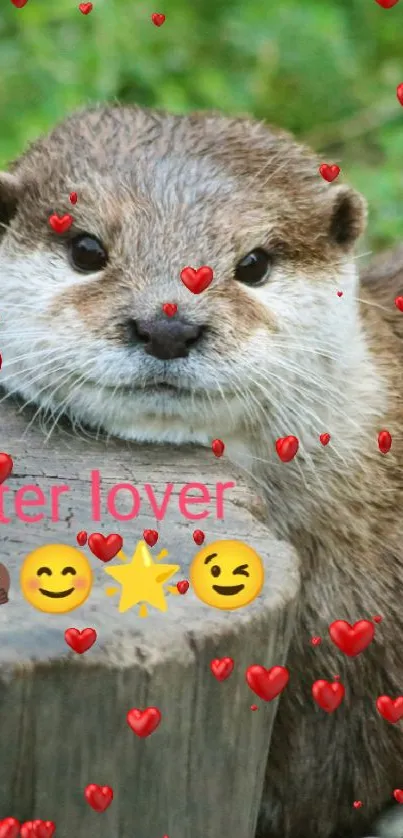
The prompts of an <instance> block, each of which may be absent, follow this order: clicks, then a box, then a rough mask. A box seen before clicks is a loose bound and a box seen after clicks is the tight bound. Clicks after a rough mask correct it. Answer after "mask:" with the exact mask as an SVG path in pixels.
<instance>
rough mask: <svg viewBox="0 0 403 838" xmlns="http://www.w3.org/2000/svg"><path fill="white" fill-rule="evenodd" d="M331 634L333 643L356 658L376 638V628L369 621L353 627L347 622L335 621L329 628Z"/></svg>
mask: <svg viewBox="0 0 403 838" xmlns="http://www.w3.org/2000/svg"><path fill="white" fill-rule="evenodd" d="M329 634H330V637H331V638H332V640H333V643H334V644H335V645H336V646H337V647H338V648H339V649H341V651H342V652H344V654H345V655H348V656H349V657H350V658H354V657H355V656H356V655H359V654H361V652H363V651H364V649H366V648H367V646H369V644H370V643H371V641H372V640H373V639H374V636H375V628H374V626H373V625H372V623H370V621H369V620H358V621H357V622H356V623H354V625H353V626H351V625H350V623H347V622H346V621H345V620H335V621H334V623H331V625H330V626H329Z"/></svg>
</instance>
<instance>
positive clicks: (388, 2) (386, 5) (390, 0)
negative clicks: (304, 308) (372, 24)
mask: <svg viewBox="0 0 403 838" xmlns="http://www.w3.org/2000/svg"><path fill="white" fill-rule="evenodd" d="M376 2H377V3H378V4H379V6H382V8H383V9H391V8H392V6H396V3H398V2H399V0H376Z"/></svg>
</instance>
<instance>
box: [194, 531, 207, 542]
mask: <svg viewBox="0 0 403 838" xmlns="http://www.w3.org/2000/svg"><path fill="white" fill-rule="evenodd" d="M205 537H206V536H205V535H204V532H203V530H195V531H194V533H193V541H194V542H195V544H198V545H199V546H200V544H203V541H204V539H205Z"/></svg>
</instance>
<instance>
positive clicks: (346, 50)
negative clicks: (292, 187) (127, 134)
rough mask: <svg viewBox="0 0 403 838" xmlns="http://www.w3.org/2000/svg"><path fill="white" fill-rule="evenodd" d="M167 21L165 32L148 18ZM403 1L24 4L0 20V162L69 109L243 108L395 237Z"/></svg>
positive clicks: (401, 196)
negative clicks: (282, 133)
mask: <svg viewBox="0 0 403 838" xmlns="http://www.w3.org/2000/svg"><path fill="white" fill-rule="evenodd" d="M155 11H157V12H163V13H164V14H165V15H166V21H165V23H164V24H163V26H161V27H156V26H154V25H153V24H152V22H151V14H152V13H153V12H155ZM401 29H403V0H401V2H400V3H398V4H397V5H396V6H394V7H393V8H392V9H390V10H385V9H382V8H381V7H380V6H379V5H378V4H377V3H376V2H375V0H277V2H270V3H267V2H266V0H231V2H229V0H192V2H189V0H156V5H155V6H154V5H150V0H94V9H93V11H92V12H91V14H89V15H87V16H84V15H82V14H81V13H80V12H79V10H78V2H77V3H76V2H75V0H57V2H55V3H50V2H49V0H28V3H27V5H26V6H25V7H24V8H22V9H16V8H15V7H14V6H13V5H12V3H11V2H10V0H2V9H1V12H0V119H1V136H0V166H4V165H5V164H6V163H7V161H9V160H11V159H12V158H14V157H16V156H17V155H18V154H19V153H20V152H21V151H22V150H23V148H24V147H25V145H26V144H27V143H28V142H30V141H31V140H33V139H35V138H36V137H37V136H38V134H40V133H41V132H42V131H46V130H47V129H48V128H49V127H50V126H52V125H53V124H54V123H55V122H56V121H57V120H59V119H61V118H62V117H63V116H64V115H65V114H67V113H68V112H69V111H71V110H72V109H74V108H76V107H81V106H83V105H85V104H87V103H89V102H93V101H100V100H101V101H102V100H116V99H118V100H120V101H123V102H138V103H140V104H143V105H154V106H158V107H165V108H168V109H172V110H175V111H186V110H191V109H193V108H214V109H221V110H223V111H226V112H227V113H246V112H249V113H251V114H253V115H254V116H256V117H257V118H259V119H266V120H267V121H269V122H274V123H276V124H279V125H282V126H283V127H285V128H288V129H290V130H292V131H294V132H295V133H296V134H297V135H298V136H299V137H301V138H302V139H306V140H307V141H308V142H310V143H311V144H313V145H314V146H315V147H316V149H317V150H318V151H319V152H320V154H321V156H322V159H323V161H326V162H329V163H333V162H336V163H338V165H340V166H341V168H342V175H341V176H340V179H342V178H343V177H344V178H345V179H348V180H349V181H350V182H351V183H352V184H353V185H355V186H356V187H357V188H359V189H361V191H363V192H364V194H365V195H366V196H367V198H368V200H369V204H370V229H369V237H368V242H367V243H366V244H368V246H369V247H370V248H372V249H379V248H380V247H382V246H388V245H389V244H391V243H393V242H394V241H395V240H397V239H400V238H401V237H402V231H401V226H402V225H401V222H400V207H401V205H402V203H403V179H402V176H401V174H400V170H401V166H402V163H401V157H402V151H403V108H402V106H401V105H399V103H398V101H397V99H396V86H397V84H399V83H400V82H402V81H403V61H402V58H401V46H400V37H399V32H400V30H401Z"/></svg>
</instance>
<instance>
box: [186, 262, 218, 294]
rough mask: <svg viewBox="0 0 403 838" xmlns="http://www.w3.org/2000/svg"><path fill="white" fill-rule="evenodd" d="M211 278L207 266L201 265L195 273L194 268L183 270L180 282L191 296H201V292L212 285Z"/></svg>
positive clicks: (210, 271)
mask: <svg viewBox="0 0 403 838" xmlns="http://www.w3.org/2000/svg"><path fill="white" fill-rule="evenodd" d="M213 276H214V274H213V271H212V269H211V268H209V267H208V266H207V265H203V267H201V268H198V269H197V271H195V269H194V268H184V269H183V271H181V280H182V282H183V284H184V285H186V288H188V289H189V291H191V292H192V294H201V292H202V291H205V290H206V288H208V287H209V285H210V284H211V283H212V281H213Z"/></svg>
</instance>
